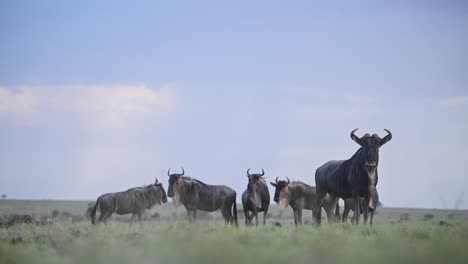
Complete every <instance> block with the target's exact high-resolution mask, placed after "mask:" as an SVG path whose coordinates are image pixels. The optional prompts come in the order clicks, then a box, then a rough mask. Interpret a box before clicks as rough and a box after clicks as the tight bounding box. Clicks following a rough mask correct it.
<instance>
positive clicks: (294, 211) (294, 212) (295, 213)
mask: <svg viewBox="0 0 468 264" xmlns="http://www.w3.org/2000/svg"><path fill="white" fill-rule="evenodd" d="M293 214H294V224H295V225H296V226H297V219H298V217H297V214H298V213H297V210H296V209H293Z"/></svg>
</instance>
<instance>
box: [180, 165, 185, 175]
mask: <svg viewBox="0 0 468 264" xmlns="http://www.w3.org/2000/svg"><path fill="white" fill-rule="evenodd" d="M181 168H182V174H180V176H184V174H185V171H184V167H182V166H181Z"/></svg>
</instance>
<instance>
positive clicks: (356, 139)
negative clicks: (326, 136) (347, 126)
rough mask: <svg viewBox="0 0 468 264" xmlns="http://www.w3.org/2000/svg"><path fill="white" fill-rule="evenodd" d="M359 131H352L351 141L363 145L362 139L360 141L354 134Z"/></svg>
mask: <svg viewBox="0 0 468 264" xmlns="http://www.w3.org/2000/svg"><path fill="white" fill-rule="evenodd" d="M357 130H358V129H357V128H356V129H354V130H353V131H351V135H350V136H351V139H352V140H354V142H356V143H358V144H359V145H361V139H360V138H359V137H358V136H356V135H355V134H354V132H356V131H357Z"/></svg>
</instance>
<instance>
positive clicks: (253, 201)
mask: <svg viewBox="0 0 468 264" xmlns="http://www.w3.org/2000/svg"><path fill="white" fill-rule="evenodd" d="M249 172H250V169H248V170H247V177H248V179H249V183H248V184H247V190H245V191H244V192H243V193H242V206H243V209H244V216H245V225H250V224H251V222H252V219H253V218H254V217H255V225H256V226H258V213H259V212H263V224H265V223H266V217H267V214H268V207H269V206H270V192H269V191H268V186H267V184H266V183H265V180H264V179H263V176H264V175H265V171H264V170H263V169H262V173H261V174H260V173H256V174H250V173H249Z"/></svg>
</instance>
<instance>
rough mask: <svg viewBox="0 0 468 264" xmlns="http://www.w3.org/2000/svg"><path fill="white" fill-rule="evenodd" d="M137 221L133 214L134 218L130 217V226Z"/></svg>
mask: <svg viewBox="0 0 468 264" xmlns="http://www.w3.org/2000/svg"><path fill="white" fill-rule="evenodd" d="M134 219H135V214H132V217H130V225H132V224H133V220H134Z"/></svg>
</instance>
